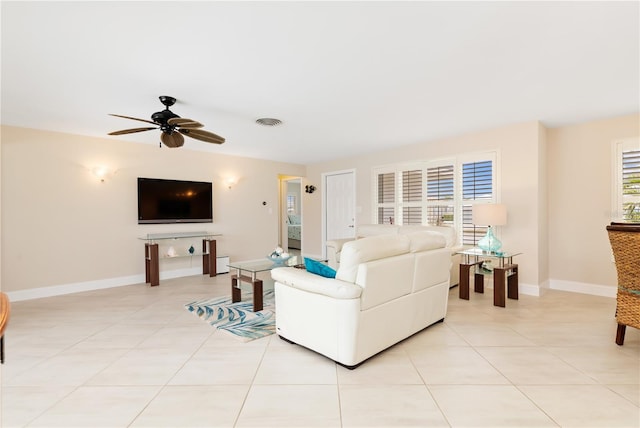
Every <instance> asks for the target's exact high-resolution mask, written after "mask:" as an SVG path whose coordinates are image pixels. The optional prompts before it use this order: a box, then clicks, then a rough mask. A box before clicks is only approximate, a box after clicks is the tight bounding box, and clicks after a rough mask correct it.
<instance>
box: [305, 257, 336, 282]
mask: <svg viewBox="0 0 640 428" xmlns="http://www.w3.org/2000/svg"><path fill="white" fill-rule="evenodd" d="M304 267H305V268H306V269H307V271H308V272H311V273H315V274H316V275H320V276H323V277H325V278H335V277H336V271H335V269H333V268H331V267H329V266H327V265H325V264H324V263H322V262H319V261H317V260H313V259H310V258H309V257H305V258H304Z"/></svg>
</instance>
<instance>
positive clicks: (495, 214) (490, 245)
mask: <svg viewBox="0 0 640 428" xmlns="http://www.w3.org/2000/svg"><path fill="white" fill-rule="evenodd" d="M472 221H473V224H474V225H477V226H487V234H486V235H485V236H484V237H483V238H482V239H480V240H479V241H478V247H479V248H481V249H482V250H484V251H488V252H490V253H495V252H496V251H498V250H499V249H500V247H502V242H500V240H499V239H498V238H496V236H495V235H494V234H493V228H492V227H493V226H502V225H505V224H507V207H506V206H505V205H503V204H476V205H474V206H473V214H472Z"/></svg>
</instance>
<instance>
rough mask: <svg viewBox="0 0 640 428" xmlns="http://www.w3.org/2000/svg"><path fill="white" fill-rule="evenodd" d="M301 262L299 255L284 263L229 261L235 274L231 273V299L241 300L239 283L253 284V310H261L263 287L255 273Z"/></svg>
mask: <svg viewBox="0 0 640 428" xmlns="http://www.w3.org/2000/svg"><path fill="white" fill-rule="evenodd" d="M303 262H304V259H303V258H302V257H301V256H293V257H291V258H290V259H289V260H287V261H286V262H284V263H274V262H272V261H270V260H267V259H265V260H250V261H244V262H231V263H229V268H230V269H235V270H236V274H235V275H231V301H232V302H240V301H241V300H242V297H241V293H242V290H240V284H241V283H242V282H243V281H244V282H247V283H249V284H251V285H252V286H253V312H258V311H261V310H262V308H263V295H262V293H263V287H262V280H261V279H259V278H258V277H257V274H258V273H259V272H267V271H270V270H271V269H275V268H277V267H283V266H295V265H298V264H300V263H303Z"/></svg>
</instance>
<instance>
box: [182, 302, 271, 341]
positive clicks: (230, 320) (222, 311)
mask: <svg viewBox="0 0 640 428" xmlns="http://www.w3.org/2000/svg"><path fill="white" fill-rule="evenodd" d="M274 294H275V293H274V292H273V290H268V291H265V292H264V304H263V309H262V310H261V311H259V312H253V299H252V296H251V295H249V296H243V299H244V300H243V301H242V302H236V303H232V302H231V297H217V298H215V299H206V300H199V301H196V302H191V303H187V304H186V305H184V306H185V308H186V309H187V310H188V311H190V312H191V313H193V314H195V315H197V316H198V317H199V318H200V319H201V320H203V321H205V322H207V323H209V324H210V325H212V326H213V327H215V328H217V329H218V330H220V331H223V332H225V333H228V334H231V335H232V336H233V337H235V338H236V339H239V340H241V341H243V342H249V341H251V340H255V339H259V338H261V337H265V336H268V335H270V334H274V333H275V332H276V311H275V298H274Z"/></svg>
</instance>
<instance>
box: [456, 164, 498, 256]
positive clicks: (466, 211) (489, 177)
mask: <svg viewBox="0 0 640 428" xmlns="http://www.w3.org/2000/svg"><path fill="white" fill-rule="evenodd" d="M462 200H463V204H462V244H463V245H476V243H477V242H478V240H479V239H480V238H482V237H483V236H484V235H485V234H486V233H487V228H486V227H484V226H475V225H474V224H473V220H472V212H473V211H472V210H473V204H472V203H470V202H472V201H473V202H476V201H483V202H490V201H492V200H493V162H492V161H480V162H470V163H464V164H462Z"/></svg>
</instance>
